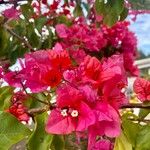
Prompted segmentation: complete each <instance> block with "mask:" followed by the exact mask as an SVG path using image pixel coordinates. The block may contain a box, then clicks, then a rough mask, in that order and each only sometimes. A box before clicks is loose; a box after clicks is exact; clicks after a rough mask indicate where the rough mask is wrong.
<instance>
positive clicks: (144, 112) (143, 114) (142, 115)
mask: <svg viewBox="0 0 150 150" xmlns="http://www.w3.org/2000/svg"><path fill="white" fill-rule="evenodd" d="M149 113H150V110H148V109H140V112H139V118H140V119H144V118H145V117H146V116H147V115H148V114H149Z"/></svg>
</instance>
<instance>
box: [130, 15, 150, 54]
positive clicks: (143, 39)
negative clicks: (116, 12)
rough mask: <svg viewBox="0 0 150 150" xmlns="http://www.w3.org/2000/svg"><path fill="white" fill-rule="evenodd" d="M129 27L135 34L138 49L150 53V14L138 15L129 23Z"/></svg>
mask: <svg viewBox="0 0 150 150" xmlns="http://www.w3.org/2000/svg"><path fill="white" fill-rule="evenodd" d="M130 29H131V30H132V31H133V32H135V34H136V36H137V39H138V49H140V50H142V51H143V52H144V53H145V54H150V14H142V15H138V16H137V20H136V21H135V22H132V23H131V26H130Z"/></svg>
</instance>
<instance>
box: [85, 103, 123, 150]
mask: <svg viewBox="0 0 150 150" xmlns="http://www.w3.org/2000/svg"><path fill="white" fill-rule="evenodd" d="M94 110H95V114H96V119H97V120H96V123H95V124H94V125H92V126H90V127H89V140H88V145H89V146H88V147H89V149H90V148H91V147H92V146H93V145H94V144H95V142H96V137H97V136H102V135H106V136H108V137H116V136H118V135H119V134H120V131H121V128H120V119H119V115H118V112H117V111H116V110H115V109H114V108H113V107H112V106H110V105H109V104H107V103H106V102H98V103H97V104H96V105H95V108H94Z"/></svg>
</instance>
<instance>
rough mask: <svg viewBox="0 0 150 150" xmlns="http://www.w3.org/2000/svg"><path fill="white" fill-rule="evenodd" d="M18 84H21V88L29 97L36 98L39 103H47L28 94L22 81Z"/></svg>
mask: <svg viewBox="0 0 150 150" xmlns="http://www.w3.org/2000/svg"><path fill="white" fill-rule="evenodd" d="M20 84H21V86H22V88H23V90H24V91H25V93H26V94H27V95H28V96H29V97H31V98H33V99H36V100H37V101H38V102H40V103H43V104H45V105H49V104H48V103H47V102H44V101H42V100H40V99H38V98H36V97H34V96H32V95H30V94H29V93H28V92H27V90H26V88H25V87H24V85H23V83H22V82H20Z"/></svg>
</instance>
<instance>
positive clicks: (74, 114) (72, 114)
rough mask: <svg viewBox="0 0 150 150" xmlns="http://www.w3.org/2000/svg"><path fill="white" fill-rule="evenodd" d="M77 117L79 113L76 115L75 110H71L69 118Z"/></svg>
mask: <svg viewBox="0 0 150 150" xmlns="http://www.w3.org/2000/svg"><path fill="white" fill-rule="evenodd" d="M78 115H79V113H78V111H77V110H73V111H72V112H71V116H72V117H77V116H78Z"/></svg>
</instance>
